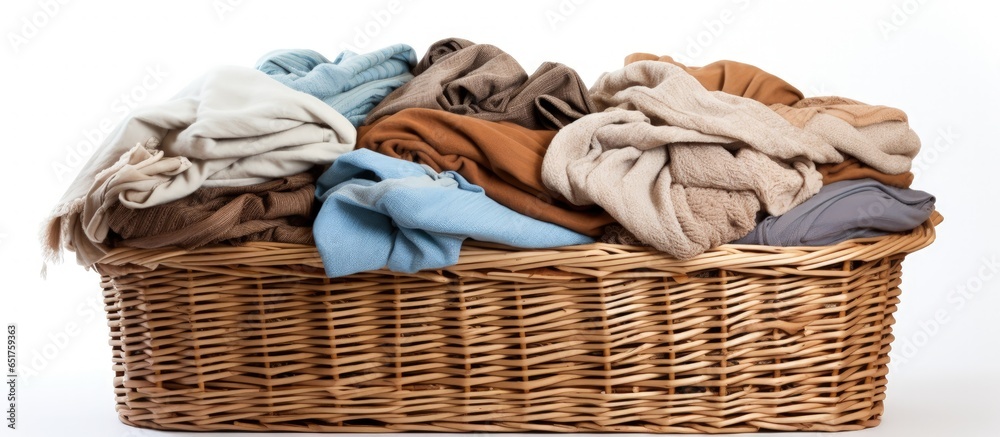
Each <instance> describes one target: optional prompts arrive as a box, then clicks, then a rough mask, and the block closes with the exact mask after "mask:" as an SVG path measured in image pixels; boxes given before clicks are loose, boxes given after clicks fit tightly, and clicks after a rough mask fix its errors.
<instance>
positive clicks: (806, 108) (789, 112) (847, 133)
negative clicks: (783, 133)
mask: <svg viewBox="0 0 1000 437" xmlns="http://www.w3.org/2000/svg"><path fill="white" fill-rule="evenodd" d="M771 109H773V110H774V111H775V112H777V113H778V114H779V115H781V116H782V117H784V118H785V119H786V120H788V122H789V123H791V124H792V125H794V126H796V127H799V128H801V129H803V130H805V131H806V132H809V133H811V134H813V135H816V136H817V137H819V138H822V139H823V141H826V142H827V143H829V144H830V145H832V146H833V147H834V148H836V149H837V150H838V151H840V152H842V153H843V154H845V155H850V156H853V157H855V158H857V159H858V160H859V161H861V162H863V163H865V164H866V165H868V166H869V167H872V168H874V169H875V170H877V171H879V172H882V173H886V174H900V173H905V172H908V171H909V170H910V166H911V165H912V163H913V158H914V157H916V156H917V153H918V152H919V151H920V138H919V137H917V134H916V133H915V132H913V130H912V129H910V125H909V123H908V121H907V117H906V113H904V112H903V111H901V110H899V109H896V108H890V107H887V106H872V105H867V104H864V103H861V102H858V101H855V100H851V99H847V98H844V97H815V98H808V99H804V100H802V101H799V102H797V103H796V104H795V105H793V106H786V105H781V104H775V105H771Z"/></svg>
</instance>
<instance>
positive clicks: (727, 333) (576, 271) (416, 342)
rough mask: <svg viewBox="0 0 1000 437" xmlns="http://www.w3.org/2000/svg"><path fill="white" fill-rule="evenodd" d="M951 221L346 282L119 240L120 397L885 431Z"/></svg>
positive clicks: (349, 421)
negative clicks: (796, 244)
mask: <svg viewBox="0 0 1000 437" xmlns="http://www.w3.org/2000/svg"><path fill="white" fill-rule="evenodd" d="M940 220H941V216H940V215H938V214H937V213H935V214H934V216H933V217H932V218H931V220H929V221H928V223H925V224H924V225H923V226H922V227H920V228H918V229H915V230H914V231H913V232H911V233H909V234H906V235H891V236H887V237H881V238H869V239H861V240H852V241H849V242H844V243H841V244H838V245H835V246H828V247H814V248H775V247H763V246H738V245H725V246H721V247H719V248H716V249H713V250H711V251H709V252H707V253H705V254H703V255H701V256H699V257H697V258H695V259H693V260H688V261H677V260H675V259H672V258H670V257H668V256H666V255H664V254H662V253H659V252H655V251H651V250H649V249H648V248H646V249H644V248H637V247H628V246H615V245H607V244H592V245H587V246H576V247H567V248H563V249H558V250H556V249H552V250H530V251H528V250H512V249H509V248H505V247H502V246H497V245H487V244H467V245H466V246H465V247H464V248H463V251H462V256H461V259H460V261H459V263H458V265H455V266H454V267H450V268H447V269H444V270H440V271H432V272H430V271H428V272H421V273H419V274H414V275H402V274H394V273H392V272H388V271H377V272H366V273H361V274H356V275H353V276H350V277H345V278H337V279H329V278H326V277H325V276H324V275H323V271H322V264H321V262H320V259H319V256H318V254H317V253H316V249H315V248H314V247H310V246H296V245H288V244H261V243H257V244H247V245H245V246H241V247H229V246H227V247H212V248H205V249H200V250H195V251H190V252H187V251H181V250H136V249H118V250H115V251H114V252H112V253H111V254H109V255H108V256H107V257H106V258H104V259H103V260H102V261H101V262H100V263H99V264H98V265H97V268H98V270H99V271H100V272H101V273H102V274H103V275H104V278H103V287H104V296H105V302H106V304H107V313H108V320H109V326H110V327H111V345H112V347H113V349H114V352H113V353H114V369H115V372H116V373H117V377H116V378H115V393H116V399H117V403H118V407H117V409H118V412H119V415H120V417H121V420H122V421H123V422H125V423H127V424H131V425H135V426H140V427H147V428H157V429H175V430H198V431H204V430H250V431H279V430H280V431H334V432H387V431H408V430H413V431H460V432H470V431H625V432H670V433H690V432H696V433H728V432H750V431H758V430H782V431H801V430H815V431H842V430H857V429H862V428H867V427H872V426H875V425H877V424H878V423H879V421H880V416H881V414H882V401H883V399H884V398H885V384H886V373H887V363H888V352H889V344H890V342H891V341H892V339H893V336H892V334H891V332H892V324H893V321H894V319H893V316H892V314H893V312H894V311H895V310H896V304H897V303H898V302H899V300H898V296H899V293H900V290H899V288H898V286H899V284H900V274H901V265H900V263H901V262H902V260H903V258H904V257H905V256H906V254H907V253H910V252H913V251H915V250H918V249H921V248H923V247H925V246H927V245H928V244H930V243H931V242H932V241H933V240H934V225H935V224H937V223H939V222H940ZM128 271H132V272H131V273H126V272H128Z"/></svg>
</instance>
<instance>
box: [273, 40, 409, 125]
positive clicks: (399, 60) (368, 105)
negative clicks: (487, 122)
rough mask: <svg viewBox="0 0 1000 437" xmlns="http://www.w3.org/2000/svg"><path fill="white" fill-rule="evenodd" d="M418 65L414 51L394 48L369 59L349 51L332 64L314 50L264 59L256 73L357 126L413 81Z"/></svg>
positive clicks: (367, 55) (281, 52) (286, 52)
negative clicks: (320, 103) (313, 99)
mask: <svg viewBox="0 0 1000 437" xmlns="http://www.w3.org/2000/svg"><path fill="white" fill-rule="evenodd" d="M415 64H416V53H414V51H413V49H412V48H410V46H408V45H406V44H395V45H392V46H389V47H385V48H383V49H381V50H376V51H374V52H371V53H365V54H357V53H354V52H352V51H349V50H345V51H344V52H341V53H340V54H339V55H337V57H336V58H335V59H334V60H333V61H330V60H328V59H326V58H325V57H324V56H323V55H321V54H319V53H317V52H315V51H312V50H278V51H274V52H271V53H268V54H266V55H264V57H263V58H261V59H260V60H259V61H258V62H257V69H258V70H260V71H262V72H264V73H266V74H267V75H268V76H270V77H271V78H273V79H275V80H277V81H278V82H281V83H283V84H285V85H286V86H288V87H290V88H292V89H294V90H296V91H302V92H304V93H307V94H309V95H312V96H314V97H316V98H318V99H320V100H322V101H323V103H326V104H327V105H330V107H332V108H333V109H334V110H336V111H337V112H339V113H340V114H341V115H343V116H344V117H346V118H347V119H348V120H350V122H351V123H352V124H353V125H354V126H358V125H360V124H361V123H362V122H363V121H364V119H365V116H367V115H368V112H370V111H371V110H372V108H374V107H375V106H376V105H378V104H379V103H380V102H381V101H382V99H384V98H385V96H387V95H389V93H391V92H392V91H394V90H395V89H396V88H399V87H400V86H402V85H403V84H405V83H406V82H408V81H409V80H410V79H413V74H411V73H410V68H411V67H413V66H414V65H415Z"/></svg>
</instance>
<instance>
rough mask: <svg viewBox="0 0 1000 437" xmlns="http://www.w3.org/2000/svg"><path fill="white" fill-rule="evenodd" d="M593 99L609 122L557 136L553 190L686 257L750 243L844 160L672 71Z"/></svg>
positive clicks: (624, 80) (619, 75) (638, 68)
mask: <svg viewBox="0 0 1000 437" xmlns="http://www.w3.org/2000/svg"><path fill="white" fill-rule="evenodd" d="M591 96H592V97H593V99H594V102H595V103H596V104H597V105H598V106H599V107H600V108H601V109H603V110H604V112H601V113H594V114H590V115H586V116H584V117H583V118H581V119H579V120H577V121H576V122H574V123H572V124H570V125H568V126H566V127H564V128H563V129H561V130H560V131H559V133H558V134H556V136H555V138H554V139H553V141H552V143H551V144H550V145H549V149H548V152H547V153H546V155H545V158H544V161H543V163H542V177H543V180H544V182H545V184H546V186H548V187H549V188H550V189H552V190H554V191H556V192H558V193H560V194H562V195H563V196H564V197H566V199H567V200H569V201H570V202H572V203H574V204H577V205H590V204H597V205H600V206H602V207H603V208H604V209H605V210H607V211H608V212H609V213H610V214H611V215H612V216H614V217H615V219H617V220H618V221H619V222H620V223H621V224H622V225H623V226H625V227H626V228H627V229H628V230H630V231H632V232H633V233H634V234H635V235H636V236H637V237H638V238H639V239H641V240H642V241H644V242H647V243H649V244H650V245H651V246H653V247H655V248H657V249H659V250H661V251H664V252H666V253H669V254H671V255H673V256H675V257H677V258H680V259H688V258H691V257H694V256H696V255H698V254H700V253H702V252H704V251H705V250H707V249H709V248H711V247H713V246H716V245H719V244H723V243H725V242H728V241H731V240H734V239H736V238H740V237H742V236H743V235H746V233H748V232H749V231H750V230H751V229H752V228H753V227H754V225H755V218H756V215H757V212H758V211H759V210H760V209H761V208H762V207H763V209H765V210H766V211H767V212H768V213H770V214H772V215H780V214H782V213H784V212H786V211H788V210H789V209H791V208H792V207H794V206H796V205H798V204H799V203H801V202H803V201H805V200H806V199H808V198H809V197H810V196H812V195H813V194H815V193H816V192H818V191H819V189H820V188H821V186H822V178H821V176H820V174H819V172H817V171H816V168H815V163H817V162H819V163H834V162H840V161H842V160H843V157H842V156H841V155H840V153H838V152H837V151H836V150H835V149H834V148H833V147H832V146H831V145H830V144H827V143H826V142H824V141H822V140H821V139H820V138H818V137H816V136H815V135H812V134H809V133H807V132H805V131H803V130H802V129H799V128H796V127H794V126H792V125H791V124H789V123H788V122H787V121H785V119H783V118H782V117H781V116H779V115H778V114H776V113H775V112H774V111H772V110H771V109H769V108H768V107H767V106H765V105H763V104H761V103H759V102H757V101H754V100H751V99H748V98H744V97H739V96H734V95H730V94H726V93H723V92H719V91H715V92H709V91H707V90H705V89H704V88H703V87H702V86H701V84H700V83H699V82H698V81H697V80H695V79H694V78H693V77H691V76H690V75H689V74H688V73H686V72H685V71H684V70H683V69H681V68H679V67H677V66H675V65H672V64H668V63H663V62H655V61H640V62H636V63H633V64H630V65H628V66H626V67H625V68H623V69H621V70H618V71H615V72H611V73H606V74H604V75H603V76H601V78H600V79H598V81H597V83H596V84H595V85H594V87H593V88H592V89H591Z"/></svg>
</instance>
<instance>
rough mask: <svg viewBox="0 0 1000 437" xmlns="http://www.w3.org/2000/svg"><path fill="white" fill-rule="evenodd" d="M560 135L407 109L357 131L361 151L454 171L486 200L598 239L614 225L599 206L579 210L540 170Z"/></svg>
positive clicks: (444, 113) (437, 111)
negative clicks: (547, 184)
mask: <svg viewBox="0 0 1000 437" xmlns="http://www.w3.org/2000/svg"><path fill="white" fill-rule="evenodd" d="M553 136H555V131H550V130H532V129H528V128H524V127H521V126H518V125H516V124H513V123H507V122H491V121H485V120H480V119H476V118H473V117H468V116H463V115H456V114H452V113H449V112H445V111H439V110H431V109H420V108H413V109H404V110H402V111H401V112H399V113H397V114H394V115H391V116H389V117H385V118H382V119H380V120H379V121H377V122H376V123H375V124H373V125H369V126H362V127H361V129H360V130H359V131H358V145H357V147H358V148H366V149H371V150H374V151H376V152H379V153H382V154H384V155H388V156H392V157H395V158H400V159H404V160H407V161H413V162H417V163H420V164H425V165H428V166H430V167H431V168H433V169H434V170H435V171H438V172H441V171H446V170H453V171H455V172H458V173H459V174H461V175H462V176H463V177H464V178H465V179H467V180H469V182H471V183H473V184H475V185H478V186H480V187H482V188H483V189H484V190H485V191H486V195H487V196H489V197H490V198H492V199H494V200H496V201H497V202H500V203H501V204H503V205H504V206H506V207H508V208H510V209H513V210H514V211H517V212H519V213H521V214H524V215H527V216H529V217H532V218H536V219H539V220H544V221H547V222H551V223H555V224H558V225H560V226H564V227H566V228H569V229H572V230H574V231H577V232H580V233H583V234H586V235H591V236H597V235H600V234H601V228H602V227H603V226H604V225H606V224H608V223H611V222H613V221H614V219H613V218H611V216H609V215H608V214H607V213H605V212H604V211H603V210H601V209H600V208H597V207H589V208H580V207H576V206H574V205H572V204H570V203H568V202H566V201H565V200H563V199H561V197H559V196H558V195H556V193H554V192H553V191H551V190H549V189H548V188H546V187H545V185H544V183H543V182H542V175H541V167H542V159H543V157H544V156H545V151H546V149H547V148H548V146H549V143H550V142H551V141H552V137H553Z"/></svg>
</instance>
